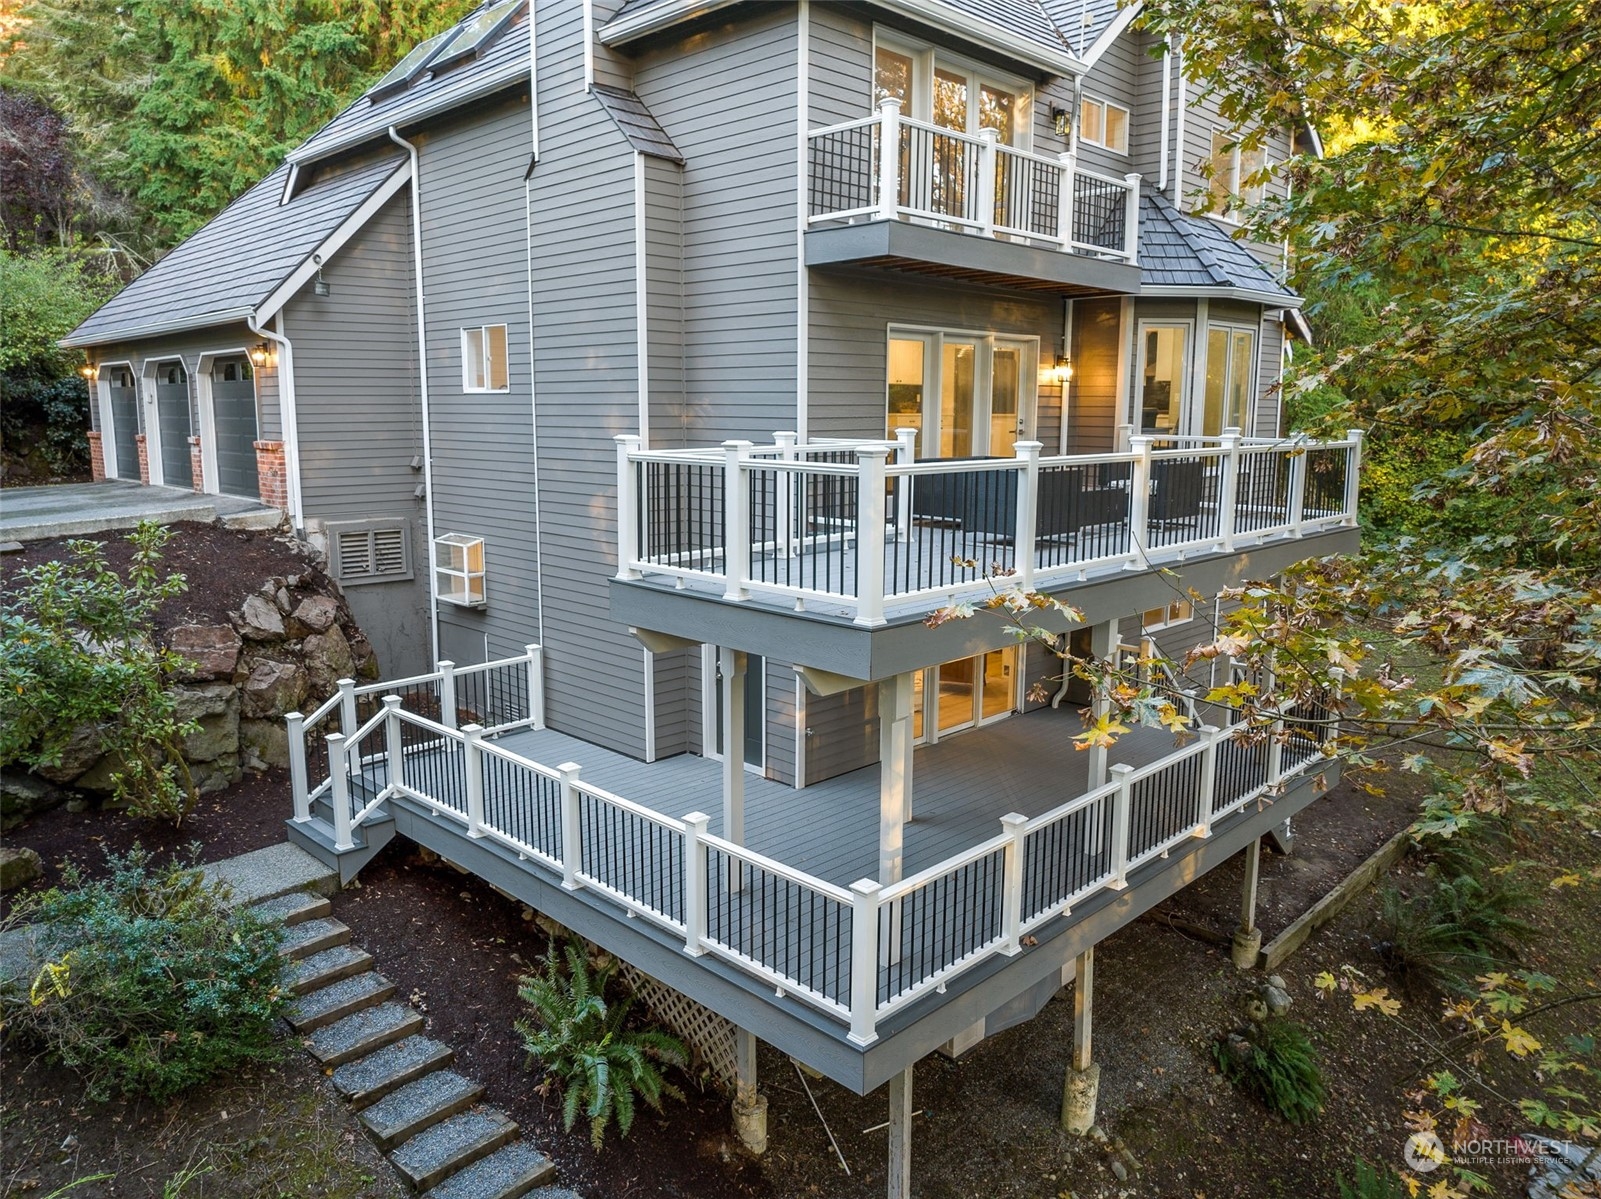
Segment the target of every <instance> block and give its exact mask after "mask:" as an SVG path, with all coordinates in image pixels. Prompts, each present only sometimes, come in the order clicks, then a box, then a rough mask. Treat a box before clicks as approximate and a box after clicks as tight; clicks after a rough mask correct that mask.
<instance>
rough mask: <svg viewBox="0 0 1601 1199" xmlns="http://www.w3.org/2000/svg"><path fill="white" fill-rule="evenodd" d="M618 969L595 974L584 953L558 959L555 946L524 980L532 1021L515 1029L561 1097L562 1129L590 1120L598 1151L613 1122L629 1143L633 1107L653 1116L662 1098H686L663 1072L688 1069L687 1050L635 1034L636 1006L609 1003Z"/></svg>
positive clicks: (571, 949) (573, 948) (648, 1033)
mask: <svg viewBox="0 0 1601 1199" xmlns="http://www.w3.org/2000/svg"><path fill="white" fill-rule="evenodd" d="M615 972H616V967H615V966H614V965H606V966H601V967H592V966H591V965H590V963H589V960H588V958H587V957H586V956H585V954H584V951H583V949H582V948H581V947H580V946H578V945H576V944H574V943H573V942H571V941H569V942H567V944H566V945H565V947H564V951H563V953H562V954H561V955H560V956H558V955H557V952H556V947H555V946H554V945H552V946H551V950H550V952H549V953H548V954H547V955H546V957H545V968H544V971H543V972H542V973H539V974H530V975H527V976H526V977H524V978H523V979H522V980H520V983H519V985H518V989H517V995H518V997H519V998H520V999H522V1001H523V1002H524V1003H526V1004H527V1005H528V1006H529V1009H530V1013H531V1015H532V1016H533V1019H531V1020H518V1021H517V1022H516V1028H517V1032H518V1034H519V1035H520V1036H521V1037H522V1040H523V1047H524V1048H525V1049H527V1050H528V1058H529V1065H530V1067H532V1066H533V1065H534V1064H535V1063H537V1064H538V1065H540V1066H542V1067H543V1068H544V1069H545V1071H546V1072H547V1073H548V1075H549V1077H550V1079H551V1080H552V1081H553V1082H554V1083H555V1084H556V1085H557V1086H558V1087H559V1088H560V1089H561V1092H562V1123H563V1125H564V1126H565V1127H566V1128H567V1129H568V1130H569V1131H571V1130H572V1127H573V1125H574V1124H576V1123H577V1122H578V1116H579V1113H583V1115H584V1116H586V1117H587V1118H588V1120H589V1141H590V1144H592V1145H593V1146H594V1147H595V1148H596V1149H597V1150H599V1149H600V1148H601V1146H602V1145H603V1144H604V1142H605V1138H606V1129H607V1127H608V1126H609V1125H610V1124H611V1122H612V1120H613V1119H615V1120H616V1121H617V1131H618V1132H619V1133H620V1134H621V1135H622V1136H627V1135H628V1130H629V1129H630V1128H632V1127H633V1124H634V1116H635V1114H636V1112H637V1110H638V1109H637V1107H636V1104H637V1102H638V1101H640V1100H643V1101H644V1102H645V1104H646V1105H648V1106H649V1107H651V1108H652V1109H654V1110H656V1111H660V1110H661V1106H662V1098H663V1096H667V1097H670V1098H673V1099H682V1098H683V1097H684V1094H683V1092H682V1091H681V1090H679V1089H678V1088H677V1087H676V1086H674V1085H673V1084H672V1083H671V1082H669V1081H667V1079H666V1077H665V1076H664V1075H663V1073H662V1071H663V1069H664V1068H665V1067H668V1066H684V1065H685V1064H687V1063H688V1061H689V1055H688V1054H687V1053H686V1052H685V1050H684V1046H683V1044H682V1043H681V1042H680V1041H678V1040H676V1039H675V1038H673V1037H670V1036H668V1035H667V1034H666V1033H663V1032H659V1031H657V1030H655V1029H639V1028H630V1027H629V1026H628V1015H629V1012H630V1011H631V1010H632V1008H633V1000H632V999H628V998H622V999H616V1000H611V999H608V998H607V994H606V992H607V988H608V986H609V984H610V983H611V980H612V976H613V975H614V974H615Z"/></svg>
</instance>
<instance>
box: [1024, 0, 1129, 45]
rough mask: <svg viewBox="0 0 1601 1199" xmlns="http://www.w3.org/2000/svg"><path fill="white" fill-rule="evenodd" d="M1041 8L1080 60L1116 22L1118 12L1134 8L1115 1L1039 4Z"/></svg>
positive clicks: (1049, 0)
mask: <svg viewBox="0 0 1601 1199" xmlns="http://www.w3.org/2000/svg"><path fill="white" fill-rule="evenodd" d="M1040 7H1041V8H1043V9H1044V10H1045V15H1046V16H1048V17H1049V18H1050V19H1051V22H1052V23H1053V24H1054V25H1055V26H1056V28H1057V31H1058V32H1059V33H1060V34H1061V35H1062V40H1063V41H1064V42H1066V43H1067V48H1068V49H1069V50H1071V51H1072V52H1073V53H1074V54H1077V55H1080V56H1081V57H1082V56H1083V55H1085V54H1088V53H1089V52H1090V48H1091V47H1092V46H1094V45H1095V40H1096V39H1097V38H1098V37H1100V36H1101V34H1103V33H1105V32H1106V29H1107V26H1109V25H1111V23H1112V22H1113V21H1114V20H1116V19H1117V14H1118V13H1119V11H1121V9H1123V8H1129V7H1133V6H1132V5H1120V4H1119V3H1118V0H1040Z"/></svg>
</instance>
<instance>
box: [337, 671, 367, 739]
mask: <svg viewBox="0 0 1601 1199" xmlns="http://www.w3.org/2000/svg"><path fill="white" fill-rule="evenodd" d="M334 685H335V686H336V687H338V688H339V731H340V732H341V733H343V734H344V735H345V736H346V737H349V736H350V735H351V734H353V733H354V732H355V731H356V730H357V729H358V728H360V727H361V722H360V721H359V720H357V719H356V680H355V679H340V680H339V681H338V682H337V683H335V684H334Z"/></svg>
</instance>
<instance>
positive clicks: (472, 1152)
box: [252, 838, 556, 1199]
mask: <svg viewBox="0 0 1601 1199" xmlns="http://www.w3.org/2000/svg"><path fill="white" fill-rule="evenodd" d="M386 839H387V838H386ZM374 852H376V850H374ZM252 910H254V911H256V912H259V913H260V914H261V915H263V916H265V917H267V918H269V919H272V920H276V921H280V922H282V924H283V925H284V931H285V939H284V944H283V948H282V953H283V956H284V978H285V981H286V983H287V985H288V987H289V989H290V990H291V991H293V992H294V995H295V1000H294V1003H293V1005H292V1006H291V1007H290V1010H289V1014H288V1016H287V1020H288V1022H289V1025H290V1027H291V1028H293V1029H294V1031H295V1032H296V1033H297V1034H299V1035H300V1036H301V1037H302V1038H303V1042H302V1043H303V1044H304V1045H305V1047H306V1049H307V1051H308V1052H309V1053H310V1054H311V1055H312V1056H313V1057H315V1058H316V1059H317V1060H318V1061H319V1062H321V1063H322V1064H323V1065H324V1066H326V1067H329V1068H330V1069H331V1074H332V1079H333V1083H334V1086H335V1087H336V1088H337V1089H338V1090H339V1093H340V1094H341V1095H343V1096H344V1098H345V1100H346V1102H348V1103H349V1104H350V1106H351V1108H352V1109H353V1110H354V1111H355V1112H356V1114H357V1115H356V1118H357V1120H358V1121H359V1122H360V1123H361V1126H362V1127H363V1129H365V1130H366V1132H367V1134H368V1135H369V1136H370V1137H372V1139H373V1141H374V1142H376V1143H377V1145H378V1147H379V1148H380V1149H382V1150H383V1151H384V1152H385V1153H386V1154H387V1155H388V1157H389V1160H390V1163H391V1164H392V1165H393V1166H394V1167H395V1169H396V1170H397V1171H398V1172H399V1173H400V1175H401V1176H402V1177H403V1178H404V1179H405V1180H406V1182H407V1183H408V1184H409V1185H410V1186H411V1188H412V1189H413V1190H415V1191H418V1192H421V1193H422V1195H423V1197H424V1199H517V1197H518V1196H522V1195H527V1194H529V1193H530V1192H531V1191H533V1190H534V1189H535V1188H537V1187H543V1186H546V1185H547V1184H549V1183H551V1182H552V1181H554V1179H555V1175H556V1167H555V1165H554V1164H553V1163H552V1162H551V1160H550V1158H548V1157H547V1156H545V1154H543V1153H541V1152H540V1151H539V1150H538V1149H537V1148H535V1147H534V1146H533V1145H531V1144H529V1143H528V1142H527V1141H524V1140H521V1139H520V1134H519V1130H518V1127H517V1124H516V1122H515V1121H513V1120H512V1119H511V1118H510V1117H509V1116H507V1115H506V1114H505V1113H503V1112H501V1111H499V1110H497V1109H496V1108H493V1107H491V1106H489V1105H488V1104H485V1103H484V1102H482V1099H483V1090H484V1089H483V1087H482V1086H481V1085H480V1084H478V1083H477V1082H475V1081H474V1080H472V1079H469V1078H467V1077H465V1076H463V1075H462V1074H460V1073H458V1072H457V1071H456V1070H454V1069H452V1068H451V1067H452V1064H453V1063H454V1061H455V1054H454V1053H453V1052H452V1050H451V1049H450V1048H449V1046H446V1045H442V1044H440V1043H439V1042H438V1041H434V1040H430V1039H429V1038H427V1037H425V1036H423V1035H422V1028H423V1019H422V1016H421V1015H419V1014H418V1013H417V1012H416V1011H415V1010H414V1009H413V1008H412V1007H411V1006H410V1005H409V1004H404V1003H400V1002H397V1001H396V1000H395V999H394V993H395V984H394V983H392V982H390V981H389V980H388V979H386V978H385V977H384V976H383V975H382V974H379V973H378V972H377V971H376V970H375V969H373V960H372V957H371V955H369V954H367V953H366V952H365V951H364V950H362V949H359V948H357V947H356V946H354V945H352V944H351V943H350V939H351V932H350V928H349V927H348V926H347V925H345V924H343V923H342V922H340V921H339V920H336V919H334V918H333V917H332V916H331V915H330V912H331V911H332V905H331V904H330V903H329V901H328V900H327V898H325V897H324V896H321V895H314V894H312V893H310V892H307V891H292V892H289V893H287V894H282V895H275V896H272V897H271V898H268V899H265V900H261V901H259V902H257V903H255V904H253V905H252Z"/></svg>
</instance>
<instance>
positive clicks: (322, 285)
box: [311, 267, 334, 296]
mask: <svg viewBox="0 0 1601 1199" xmlns="http://www.w3.org/2000/svg"><path fill="white" fill-rule="evenodd" d="M311 290H312V291H313V292H314V293H315V294H317V295H319V296H331V295H333V294H334V289H333V286H332V285H331V284H330V283H329V282H328V280H326V279H324V278H323V277H322V268H321V267H318V268H317V281H316V282H315V283H313V284H312V285H311Z"/></svg>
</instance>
